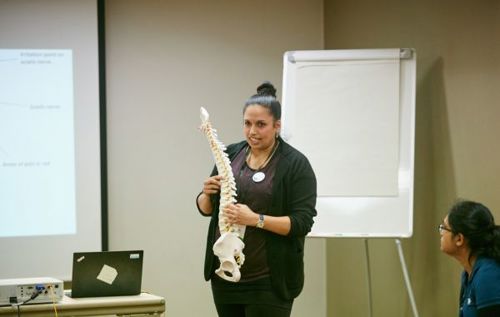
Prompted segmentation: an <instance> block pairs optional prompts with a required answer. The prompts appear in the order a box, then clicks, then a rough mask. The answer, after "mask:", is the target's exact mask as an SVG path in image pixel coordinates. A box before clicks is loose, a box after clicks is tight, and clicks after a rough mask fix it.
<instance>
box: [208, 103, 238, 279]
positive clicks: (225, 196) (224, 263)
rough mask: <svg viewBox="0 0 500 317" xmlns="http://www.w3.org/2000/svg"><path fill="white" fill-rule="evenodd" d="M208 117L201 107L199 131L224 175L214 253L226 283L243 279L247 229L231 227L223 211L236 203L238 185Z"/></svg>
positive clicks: (222, 146)
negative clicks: (241, 270)
mask: <svg viewBox="0 0 500 317" xmlns="http://www.w3.org/2000/svg"><path fill="white" fill-rule="evenodd" d="M208 118H209V115H208V112H207V111H206V110H205V108H203V107H201V108H200V119H201V126H200V130H201V131H202V132H203V133H204V134H205V136H206V137H207V139H208V143H209V144H210V149H211V151H212V155H213V157H214V160H215V166H216V167H217V171H218V172H219V175H221V176H222V180H221V189H220V203H219V231H220V234H221V236H220V238H219V239H218V240H217V241H216V242H215V244H214V247H213V251H214V254H215V255H216V256H217V257H218V258H219V261H220V266H219V268H218V269H217V270H215V273H216V274H217V275H218V276H220V277H221V278H223V279H225V280H227V281H231V282H238V281H239V280H240V277H241V274H240V268H241V266H242V265H243V262H244V261H245V255H244V254H243V248H244V247H245V244H244V243H243V237H244V235H245V229H246V226H244V225H236V224H230V223H229V222H228V221H227V217H226V215H225V213H224V208H225V207H226V206H227V205H228V204H234V203H236V198H235V197H236V182H235V180H234V175H233V170H232V168H231V162H230V161H229V158H228V156H227V153H226V152H225V150H226V147H225V146H224V144H223V143H222V142H221V141H219V140H218V139H217V133H216V130H215V129H214V128H212V125H211V123H210V121H209V120H208Z"/></svg>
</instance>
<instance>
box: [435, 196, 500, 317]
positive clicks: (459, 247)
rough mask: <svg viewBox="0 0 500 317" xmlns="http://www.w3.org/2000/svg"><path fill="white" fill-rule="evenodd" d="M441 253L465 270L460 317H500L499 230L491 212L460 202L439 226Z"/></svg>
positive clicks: (478, 205)
mask: <svg viewBox="0 0 500 317" xmlns="http://www.w3.org/2000/svg"><path fill="white" fill-rule="evenodd" d="M439 233H440V234H441V251H442V252H444V253H446V254H448V255H450V256H452V257H454V258H455V259H457V261H458V262H460V264H462V266H463V267H464V272H463V273H462V287H461V290H460V313H459V316H460V317H476V316H477V317H498V316H500V228H499V226H497V225H495V220H494V219H493V215H492V214H491V212H490V210H489V209H488V208H486V207H485V206H484V205H482V204H480V203H477V202H473V201H459V202H457V203H456V204H455V205H454V206H453V207H452V208H451V209H450V211H449V213H448V215H447V216H446V217H445V219H444V220H443V223H442V224H441V225H439Z"/></svg>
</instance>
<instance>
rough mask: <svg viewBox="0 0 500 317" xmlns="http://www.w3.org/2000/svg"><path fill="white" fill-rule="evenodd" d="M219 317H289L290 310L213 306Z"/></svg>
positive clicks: (269, 307)
mask: <svg viewBox="0 0 500 317" xmlns="http://www.w3.org/2000/svg"><path fill="white" fill-rule="evenodd" d="M215 308H217V313H218V314H219V317H290V314H291V313H292V308H291V307H290V308H285V307H278V306H274V305H265V304H215Z"/></svg>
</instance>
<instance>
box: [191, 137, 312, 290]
mask: <svg viewBox="0 0 500 317" xmlns="http://www.w3.org/2000/svg"><path fill="white" fill-rule="evenodd" d="M279 141H280V146H279V147H278V150H277V151H278V153H280V160H279V162H278V165H277V166H276V173H275V176H274V180H273V190H272V196H273V198H272V207H271V209H270V210H267V211H265V214H266V215H270V216H277V217H279V216H288V217H290V221H291V228H290V232H289V234H288V235H287V236H281V235H278V234H275V233H272V232H269V231H265V233H266V251H267V255H268V257H267V262H268V265H269V269H270V273H271V284H272V286H273V289H274V290H275V291H276V292H277V294H278V295H279V296H280V297H282V298H283V299H285V300H291V299H293V298H295V297H297V296H298V295H299V294H300V292H301V291H302V288H303V286H304V240H305V236H306V235H307V233H309V231H311V227H312V225H313V223H314V221H313V217H315V216H316V214H317V213H316V209H315V205H316V177H315V175H314V172H313V169H312V167H311V165H310V164H309V161H308V160H307V158H306V157H305V156H304V155H303V154H302V153H300V152H299V151H298V150H296V149H295V148H293V147H292V146H290V145H289V144H287V143H286V142H285V141H284V140H283V139H281V138H280V139H279ZM246 145H247V143H246V141H242V142H240V143H235V144H231V145H229V146H228V148H227V151H226V152H227V154H228V156H229V159H230V160H233V159H234V157H236V155H237V154H238V153H239V152H240V151H241V150H242V149H243V148H244V147H245V146H246ZM216 174H217V169H216V168H214V170H213V172H212V175H216ZM212 197H213V199H212V207H213V209H212V210H213V211H214V212H213V213H212V214H211V220H210V225H209V228H208V236H207V248H206V252H205V279H206V280H207V281H208V280H209V279H210V278H211V277H212V275H213V274H214V271H215V269H216V267H215V256H214V253H213V250H212V247H213V245H214V243H215V241H214V238H215V230H216V227H217V226H218V215H219V199H220V196H219V195H213V196H212ZM200 213H201V212H200ZM201 214H202V215H205V214H203V213H201Z"/></svg>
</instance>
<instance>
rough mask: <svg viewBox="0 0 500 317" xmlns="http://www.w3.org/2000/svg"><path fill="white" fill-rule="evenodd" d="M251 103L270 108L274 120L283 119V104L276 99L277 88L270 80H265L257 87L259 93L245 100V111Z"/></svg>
mask: <svg viewBox="0 0 500 317" xmlns="http://www.w3.org/2000/svg"><path fill="white" fill-rule="evenodd" d="M250 105H259V106H262V107H265V108H267V109H268V110H269V112H270V113H271V115H272V116H273V118H274V120H280V119H281V104H280V102H279V101H278V100H277V99H276V88H274V86H273V84H271V83H270V82H268V81H265V82H263V83H262V84H261V85H260V86H259V87H257V93H256V94H255V95H253V96H251V97H250V98H248V100H247V101H246V102H245V107H243V113H245V110H246V109H247V107H248V106H250Z"/></svg>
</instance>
